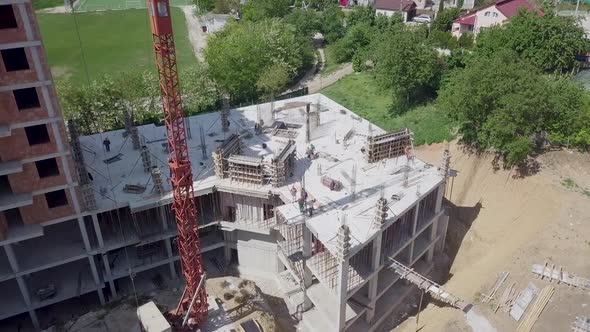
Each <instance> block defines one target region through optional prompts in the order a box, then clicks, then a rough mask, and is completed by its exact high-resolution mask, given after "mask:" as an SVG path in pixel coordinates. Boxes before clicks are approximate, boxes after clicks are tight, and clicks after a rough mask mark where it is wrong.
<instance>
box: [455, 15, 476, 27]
mask: <svg viewBox="0 0 590 332" xmlns="http://www.w3.org/2000/svg"><path fill="white" fill-rule="evenodd" d="M454 22H456V23H459V24H461V25H474V24H475V15H474V14H472V15H469V16H463V17H459V18H458V19H456V20H455V21H454Z"/></svg>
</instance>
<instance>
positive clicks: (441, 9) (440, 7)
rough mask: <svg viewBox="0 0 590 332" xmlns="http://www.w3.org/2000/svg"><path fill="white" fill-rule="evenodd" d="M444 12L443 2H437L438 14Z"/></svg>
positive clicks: (442, 0)
mask: <svg viewBox="0 0 590 332" xmlns="http://www.w3.org/2000/svg"><path fill="white" fill-rule="evenodd" d="M444 10H445V1H444V0H438V12H439V13H442V12H443V11H444Z"/></svg>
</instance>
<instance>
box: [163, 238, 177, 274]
mask: <svg viewBox="0 0 590 332" xmlns="http://www.w3.org/2000/svg"><path fill="white" fill-rule="evenodd" d="M164 243H165V244H166V252H167V253H168V257H169V258H172V243H171V241H170V238H167V239H165V240H164ZM168 266H169V268H170V276H171V277H172V278H173V279H176V278H178V276H177V275H176V269H175V268H174V262H170V263H169V264H168Z"/></svg>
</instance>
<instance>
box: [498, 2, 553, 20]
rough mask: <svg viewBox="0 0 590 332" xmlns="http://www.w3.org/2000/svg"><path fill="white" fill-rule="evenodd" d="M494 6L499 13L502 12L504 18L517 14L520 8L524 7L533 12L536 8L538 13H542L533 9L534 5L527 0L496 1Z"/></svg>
mask: <svg viewBox="0 0 590 332" xmlns="http://www.w3.org/2000/svg"><path fill="white" fill-rule="evenodd" d="M496 8H498V10H499V11H500V13H502V14H504V16H506V18H511V17H512V16H514V15H516V14H518V11H519V10H520V8H524V9H526V11H528V12H534V11H535V10H536V11H537V13H538V14H539V15H543V12H542V11H540V10H537V9H535V7H534V6H533V5H532V4H531V3H530V2H528V1H527V0H503V1H498V2H496Z"/></svg>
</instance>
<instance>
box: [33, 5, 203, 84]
mask: <svg viewBox="0 0 590 332" xmlns="http://www.w3.org/2000/svg"><path fill="white" fill-rule="evenodd" d="M101 1H106V0H101ZM171 12H172V17H173V22H174V26H173V28H174V35H175V40H176V52H177V57H178V66H179V67H180V68H182V67H185V66H189V65H193V64H195V63H196V62H197V60H196V58H195V56H194V53H193V51H192V48H191V45H190V42H189V39H188V31H187V27H186V20H185V17H184V13H183V12H182V11H181V10H180V9H179V8H172V9H171ZM37 17H38V20H39V26H40V28H41V34H42V35H43V43H44V45H45V48H46V50H47V57H48V59H49V65H50V66H51V70H52V72H53V75H54V77H55V78H58V79H59V78H70V79H72V80H74V81H76V82H80V83H84V82H86V73H85V70H84V65H83V64H84V61H83V58H84V59H85V60H86V64H87V69H88V76H89V78H90V80H92V79H94V78H97V77H98V76H100V75H104V74H112V75H116V74H117V72H120V71H128V70H145V69H150V70H155V69H154V68H155V65H154V54H153V52H154V51H153V47H152V40H151V32H150V24H149V21H148V14H147V10H146V9H130V10H112V11H103V12H88V13H76V14H39V13H38V14H37ZM76 22H77V26H78V29H76ZM77 31H79V35H80V40H81V43H80V41H79V39H78V33H77ZM80 45H81V46H82V48H81V47H80ZM82 50H83V53H82ZM82 54H83V55H84V57H82Z"/></svg>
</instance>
